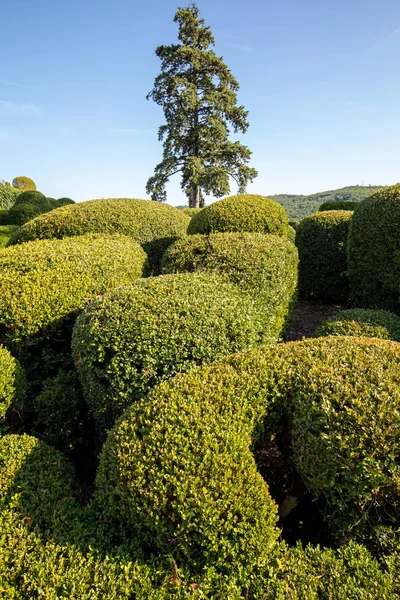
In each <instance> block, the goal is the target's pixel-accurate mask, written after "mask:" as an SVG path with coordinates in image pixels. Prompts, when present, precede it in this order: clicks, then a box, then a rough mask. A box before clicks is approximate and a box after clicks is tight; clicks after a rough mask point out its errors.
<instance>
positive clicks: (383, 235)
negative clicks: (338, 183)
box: [348, 184, 400, 314]
mask: <svg viewBox="0 0 400 600" xmlns="http://www.w3.org/2000/svg"><path fill="white" fill-rule="evenodd" d="M399 254H400V184H397V185H393V186H391V187H387V188H384V189H382V190H380V191H379V192H376V193H375V194H372V196H369V197H368V198H367V199H366V200H364V201H363V202H362V203H361V204H360V207H359V208H358V209H357V211H356V212H355V213H354V221H352V224H351V228H350V234H349V247H348V262H349V280H350V287H351V295H352V298H353V300H354V302H355V303H356V304H357V305H358V306H362V307H364V308H383V309H387V310H391V311H393V312H395V313H398V314H400V263H399Z"/></svg>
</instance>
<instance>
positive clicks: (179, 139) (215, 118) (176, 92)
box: [146, 4, 257, 208]
mask: <svg viewBox="0 0 400 600" xmlns="http://www.w3.org/2000/svg"><path fill="white" fill-rule="evenodd" d="M174 22H175V23H178V25H179V34H178V38H179V42H180V43H178V44H171V45H169V46H164V45H163V46H159V47H158V48H157V49H156V54H157V56H158V57H159V58H160V60H161V73H160V75H158V77H157V78H156V80H155V82H154V87H153V89H152V91H151V92H150V93H149V94H148V96H147V98H148V99H149V98H151V99H152V100H154V102H156V103H157V104H159V105H160V106H162V107H163V110H164V115H165V119H166V124H165V125H162V126H161V127H160V128H159V133H158V138H159V140H160V141H163V146H164V151H163V160H162V162H160V163H159V164H158V165H157V166H156V168H155V173H154V175H153V176H152V177H150V179H149V180H148V182H147V186H146V191H147V193H148V194H151V197H152V199H153V200H158V201H165V200H166V191H165V186H166V184H167V182H168V180H169V178H170V177H171V176H172V175H174V174H175V173H178V172H179V173H181V174H182V175H181V188H182V190H183V191H184V192H185V193H188V190H190V192H189V194H190V203H189V206H191V207H192V208H198V207H199V206H201V193H202V192H205V193H206V194H213V195H214V196H216V197H217V198H220V197H221V196H224V195H226V194H227V193H229V191H230V185H229V178H230V177H232V178H233V179H234V180H235V181H236V183H237V185H238V189H239V193H244V192H245V189H246V185H247V183H248V182H249V181H252V180H253V179H254V178H255V177H256V176H257V171H256V170H255V169H253V168H251V167H249V166H248V165H247V163H248V161H249V159H250V155H251V152H250V150H249V149H248V148H247V147H246V146H244V145H243V144H241V143H240V142H239V141H236V142H232V141H230V140H229V129H230V128H232V129H233V130H234V132H235V133H237V132H242V133H244V132H245V131H246V130H247V128H248V126H249V123H248V121H247V115H248V113H247V111H246V110H245V109H244V107H243V106H238V105H237V98H236V93H237V91H238V89H239V84H238V82H237V81H236V79H235V78H234V77H233V75H232V73H231V72H230V70H229V69H228V67H227V66H226V65H225V64H224V62H223V60H222V58H220V57H218V56H217V55H216V54H215V52H214V51H213V50H212V49H211V48H210V47H212V46H214V37H213V35H212V33H211V30H210V28H209V27H208V26H206V25H205V24H204V19H200V18H199V9H198V8H197V6H196V5H195V4H190V5H189V6H188V7H187V8H179V9H178V11H177V12H176V14H175V18H174Z"/></svg>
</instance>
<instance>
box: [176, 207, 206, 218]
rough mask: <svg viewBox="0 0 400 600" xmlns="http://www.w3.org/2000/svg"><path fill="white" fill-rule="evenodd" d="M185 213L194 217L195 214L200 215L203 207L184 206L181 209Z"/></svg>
mask: <svg viewBox="0 0 400 600" xmlns="http://www.w3.org/2000/svg"><path fill="white" fill-rule="evenodd" d="M180 210H181V211H182V212H183V213H185V214H186V215H189V217H194V215H198V214H199V212H200V211H202V210H203V209H202V208H189V207H188V206H184V207H183V208H181V209H180Z"/></svg>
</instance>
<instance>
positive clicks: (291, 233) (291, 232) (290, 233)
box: [287, 225, 296, 244]
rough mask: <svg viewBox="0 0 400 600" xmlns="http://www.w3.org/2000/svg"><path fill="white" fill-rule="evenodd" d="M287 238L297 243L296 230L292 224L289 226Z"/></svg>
mask: <svg viewBox="0 0 400 600" xmlns="http://www.w3.org/2000/svg"><path fill="white" fill-rule="evenodd" d="M287 239H288V240H289V241H290V242H292V244H294V243H295V241H296V230H295V228H294V227H292V226H291V225H289V227H288V231H287Z"/></svg>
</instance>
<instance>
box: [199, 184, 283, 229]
mask: <svg viewBox="0 0 400 600" xmlns="http://www.w3.org/2000/svg"><path fill="white" fill-rule="evenodd" d="M287 229H288V216H287V214H286V212H285V209H284V208H282V206H280V205H279V204H278V203H277V202H274V201H273V200H270V199H269V198H267V197H266V196H256V195H251V194H243V195H239V196H230V197H228V198H224V199H223V200H219V201H218V202H214V204H211V205H210V206H207V207H206V208H203V209H202V210H201V212H199V213H198V214H197V215H195V216H194V217H193V218H192V220H191V222H190V224H189V227H188V233H189V234H190V235H193V234H194V233H217V232H224V231H239V232H241V231H252V232H257V233H273V234H275V235H280V236H282V237H285V236H286V234H287Z"/></svg>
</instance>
